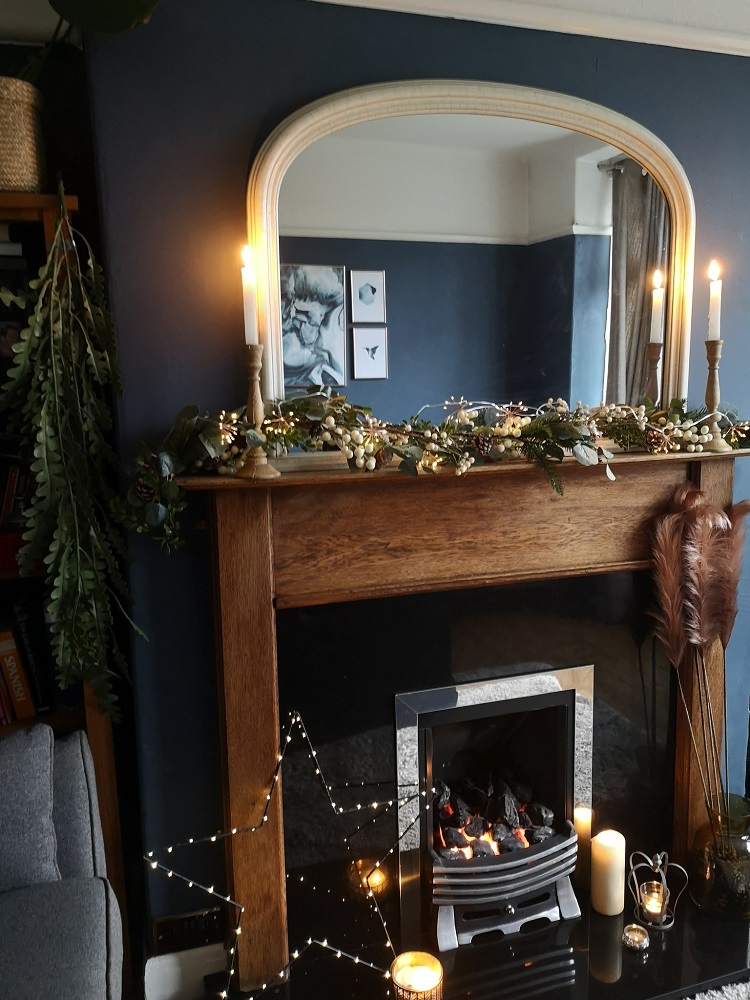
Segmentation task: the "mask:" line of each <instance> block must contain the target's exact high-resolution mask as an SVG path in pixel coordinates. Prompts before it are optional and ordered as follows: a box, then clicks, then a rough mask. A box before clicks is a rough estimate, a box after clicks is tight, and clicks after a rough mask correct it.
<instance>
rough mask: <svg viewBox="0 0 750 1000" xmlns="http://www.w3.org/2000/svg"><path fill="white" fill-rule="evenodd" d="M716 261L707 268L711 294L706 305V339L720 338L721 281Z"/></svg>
mask: <svg viewBox="0 0 750 1000" xmlns="http://www.w3.org/2000/svg"><path fill="white" fill-rule="evenodd" d="M720 273H721V271H720V270H719V264H718V261H715V260H712V261H711V263H710V265H709V268H708V276H709V278H710V279H711V286H710V287H711V294H710V297H709V303H708V339H709V340H719V339H720V338H721V279H720V278H719V274H720Z"/></svg>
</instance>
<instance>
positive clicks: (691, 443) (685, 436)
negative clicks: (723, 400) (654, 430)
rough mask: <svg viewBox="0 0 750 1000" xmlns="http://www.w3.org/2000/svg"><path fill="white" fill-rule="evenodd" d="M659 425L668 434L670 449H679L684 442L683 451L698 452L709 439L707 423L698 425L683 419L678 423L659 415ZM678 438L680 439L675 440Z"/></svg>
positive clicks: (709, 431) (709, 432) (709, 430)
mask: <svg viewBox="0 0 750 1000" xmlns="http://www.w3.org/2000/svg"><path fill="white" fill-rule="evenodd" d="M659 425H660V426H661V427H662V428H663V429H664V432H665V433H666V434H668V435H669V438H670V442H669V446H670V448H671V450H672V451H680V449H681V448H682V445H683V444H684V445H685V451H689V452H695V451H698V452H700V451H703V445H704V444H707V443H708V442H709V441H710V440H711V429H710V428H709V426H708V425H707V424H703V425H702V426H700V427H698V425H697V424H694V423H693V422H692V421H691V420H683V422H682V423H681V424H680V423H674V422H673V421H672V420H667V418H666V417H659ZM678 438H681V440H677V439H678Z"/></svg>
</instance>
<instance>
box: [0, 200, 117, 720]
mask: <svg viewBox="0 0 750 1000" xmlns="http://www.w3.org/2000/svg"><path fill="white" fill-rule="evenodd" d="M74 238H75V239H77V240H78V241H79V243H80V247H81V249H80V251H79V248H78V247H77V246H76V245H75V243H74V241H73V240H74ZM29 284H30V291H29V292H28V294H27V295H17V294H16V295H14V294H13V293H12V292H10V291H8V290H7V289H5V288H3V289H2V290H0V298H2V301H3V302H4V303H5V304H6V305H8V304H10V303H11V302H13V303H15V304H16V305H17V306H19V307H21V308H22V309H24V310H25V311H26V314H27V322H28V326H26V328H25V329H24V330H23V331H22V332H21V339H20V342H19V343H18V344H16V345H15V347H14V352H15V357H14V359H13V364H12V366H11V368H10V370H9V372H8V380H7V381H6V383H5V384H4V385H3V386H2V387H1V388H0V408H2V409H3V410H4V411H6V412H7V413H8V414H9V423H10V427H11V429H12V430H15V431H16V432H17V433H18V434H19V436H20V439H21V451H22V458H23V459H24V460H25V461H26V462H28V465H29V467H30V469H31V472H32V473H33V476H34V479H35V491H34V494H33V497H32V498H31V501H30V504H29V506H28V507H27V509H26V511H25V514H24V517H25V531H24V535H23V539H24V546H23V548H22V549H21V552H20V554H19V562H20V566H21V572H22V573H31V572H35V571H38V568H39V565H40V563H41V564H43V566H44V572H45V578H46V589H45V610H46V613H47V616H48V620H49V623H50V629H51V633H52V646H53V651H54V656H55V660H56V663H57V669H58V679H59V681H60V683H61V685H62V686H63V687H65V686H67V685H69V684H71V683H72V682H74V681H77V680H83V681H86V682H87V683H88V684H89V685H90V686H91V687H92V689H93V690H94V692H95V694H96V696H97V698H98V701H99V705H100V707H101V709H102V711H104V712H105V713H107V714H109V715H112V716H116V715H117V707H116V701H117V696H116V694H115V693H114V691H113V689H112V678H113V676H114V675H115V673H117V672H119V673H122V674H125V673H127V670H126V663H125V658H124V656H123V654H122V652H121V650H120V648H119V646H118V642H117V638H116V632H117V628H118V619H122V618H124V619H126V620H127V621H128V622H129V623H130V625H132V626H133V627H134V628H135V626H134V625H133V622H132V621H131V619H130V617H129V615H128V613H127V610H126V609H127V606H128V604H129V593H128V587H127V583H126V581H125V578H124V576H123V573H122V571H121V563H122V561H123V560H124V558H125V550H124V545H123V541H122V539H121V537H120V535H119V533H118V530H117V528H116V527H115V526H114V524H113V521H112V518H111V515H110V512H109V508H108V504H109V500H110V497H111V496H112V495H113V491H112V489H111V488H110V485H109V480H110V477H111V476H113V475H114V471H115V469H116V459H115V455H114V452H113V451H112V448H111V446H110V443H109V440H110V435H111V431H112V409H111V404H110V399H111V396H112V393H113V392H118V393H119V391H120V375H119V369H118V364H117V355H116V348H115V333H114V327H113V324H112V318H111V316H110V314H109V311H108V308H107V303H106V298H105V291H104V278H103V274H102V270H101V268H100V267H99V265H98V264H97V263H96V262H95V260H94V257H93V254H92V252H91V247H90V246H89V244H88V243H87V242H86V240H85V239H83V238H82V237H81V236H80V234H78V233H73V231H72V230H71V228H70V221H69V219H68V215H67V212H66V210H65V203H64V198H63V191H62V188H61V189H60V198H59V207H58V218H57V225H56V228H55V234H54V238H53V240H52V244H51V246H50V248H49V253H48V256H47V260H46V262H45V264H44V266H43V267H42V268H41V270H40V271H39V276H38V277H37V278H36V279H34V280H33V281H31V282H30V283H29Z"/></svg>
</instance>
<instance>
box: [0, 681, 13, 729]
mask: <svg viewBox="0 0 750 1000" xmlns="http://www.w3.org/2000/svg"><path fill="white" fill-rule="evenodd" d="M12 721H13V712H12V711H11V708H10V695H9V694H8V689H7V688H6V686H5V679H4V678H3V676H2V674H0V726H7V725H8V724H9V723H11V722H12Z"/></svg>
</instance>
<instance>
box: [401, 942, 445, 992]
mask: <svg viewBox="0 0 750 1000" xmlns="http://www.w3.org/2000/svg"><path fill="white" fill-rule="evenodd" d="M391 980H392V982H393V991H394V995H395V996H396V1000H443V967H442V965H441V964H440V962H438V960H437V959H436V958H434V957H433V956H432V955H430V954H429V953H428V952H426V951H405V952H404V953H403V954H402V955H398V956H397V957H396V958H395V959H394V960H393V963H392V964H391Z"/></svg>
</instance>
